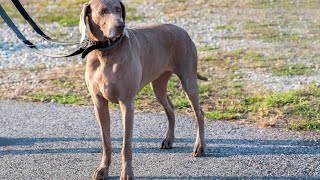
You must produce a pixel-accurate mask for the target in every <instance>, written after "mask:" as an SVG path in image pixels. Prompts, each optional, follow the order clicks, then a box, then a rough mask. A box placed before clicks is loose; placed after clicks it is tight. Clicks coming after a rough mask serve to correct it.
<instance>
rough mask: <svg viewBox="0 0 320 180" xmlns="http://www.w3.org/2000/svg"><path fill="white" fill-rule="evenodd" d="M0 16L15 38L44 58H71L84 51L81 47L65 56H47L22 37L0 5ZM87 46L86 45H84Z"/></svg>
mask: <svg viewBox="0 0 320 180" xmlns="http://www.w3.org/2000/svg"><path fill="white" fill-rule="evenodd" d="M0 15H1V17H2V18H3V20H4V21H5V22H6V24H7V25H8V26H9V27H10V28H11V29H12V30H13V32H14V33H15V34H16V35H17V37H18V38H19V39H20V40H21V41H22V42H23V43H24V44H25V45H27V46H28V47H29V48H30V49H31V50H33V51H34V52H36V53H38V54H41V55H44V56H48V57H53V58H64V57H71V56H76V55H78V54H81V53H82V52H83V51H84V50H85V47H84V46H81V47H79V48H78V49H77V50H76V51H74V52H72V53H70V54H67V55H52V54H48V53H46V52H43V51H40V50H39V49H38V48H37V47H36V46H35V45H34V44H33V43H32V42H30V41H29V40H28V39H27V38H26V37H24V35H23V34H22V33H21V32H20V31H19V29H18V28H17V26H16V25H15V24H14V23H13V22H12V20H11V19H10V17H9V16H8V15H7V13H6V12H5V11H4V9H3V8H2V6H1V5H0ZM86 46H87V44H86Z"/></svg>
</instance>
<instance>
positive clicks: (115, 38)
mask: <svg viewBox="0 0 320 180" xmlns="http://www.w3.org/2000/svg"><path fill="white" fill-rule="evenodd" d="M121 36H122V34H119V35H117V36H115V37H114V38H111V39H109V41H110V42H111V43H113V42H116V41H118V40H119V39H120V38H121Z"/></svg>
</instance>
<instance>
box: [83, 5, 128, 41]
mask: <svg viewBox="0 0 320 180" xmlns="http://www.w3.org/2000/svg"><path fill="white" fill-rule="evenodd" d="M86 17H88V22H89V32H90V37H91V38H93V39H95V40H99V41H104V40H106V39H112V40H114V39H116V38H117V37H119V36H121V35H122V34H124V30H125V18H126V10H125V7H124V5H123V3H122V2H121V1H120V0H91V1H90V2H88V3H85V4H84V5H83V8H82V12H81V15H80V23H79V30H80V33H81V41H80V43H81V42H82V41H83V40H84V39H85V35H86V27H87V24H86Z"/></svg>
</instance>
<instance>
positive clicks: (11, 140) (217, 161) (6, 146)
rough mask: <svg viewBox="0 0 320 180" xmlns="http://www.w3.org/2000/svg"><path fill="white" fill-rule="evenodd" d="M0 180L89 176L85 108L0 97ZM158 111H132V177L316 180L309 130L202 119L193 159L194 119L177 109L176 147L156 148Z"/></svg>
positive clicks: (91, 133) (116, 167)
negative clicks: (200, 152) (198, 153)
mask: <svg viewBox="0 0 320 180" xmlns="http://www.w3.org/2000/svg"><path fill="white" fill-rule="evenodd" d="M120 117H121V116H120V113H119V112H118V111H112V112H111V119H112V121H111V129H112V140H113V141H112V146H113V154H112V158H113V160H112V165H111V169H110V174H109V175H110V176H111V177H113V178H111V179H118V178H119V174H120V167H121V166H120V160H121V157H120V154H121V153H120V151H121V141H122V136H121V134H122V128H121V119H120ZM0 124H1V126H0V159H1V161H0V169H1V172H0V179H89V178H90V176H91V174H92V172H93V170H94V169H95V167H96V165H97V164H98V162H99V160H100V155H101V148H100V137H99V129H98V124H97V122H96V120H95V117H94V113H93V109H92V108H91V107H73V106H64V105H56V104H42V103H26V102H18V101H7V100H4V101H3V100H2V101H0ZM165 130H166V117H165V114H164V113H157V114H152V113H139V112H137V113H136V114H135V125H134V143H133V149H134V156H133V158H134V161H133V166H134V171H135V176H136V178H137V179H237V178H239V179H319V178H320V141H319V139H320V137H319V134H317V133H312V132H304V133H300V132H292V131H286V130H281V129H257V128H255V127H252V126H248V125H241V124H239V123H237V124H234V123H232V122H220V121H217V122H206V139H207V157H205V158H193V157H192V156H191V151H192V147H193V144H194V140H195V123H194V120H193V118H192V117H187V116H180V115H178V116H177V125H176V142H175V144H174V149H172V150H161V149H160V148H159V147H160V142H161V139H162V137H163V135H164V134H165Z"/></svg>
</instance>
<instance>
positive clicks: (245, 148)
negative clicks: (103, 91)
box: [0, 137, 320, 158]
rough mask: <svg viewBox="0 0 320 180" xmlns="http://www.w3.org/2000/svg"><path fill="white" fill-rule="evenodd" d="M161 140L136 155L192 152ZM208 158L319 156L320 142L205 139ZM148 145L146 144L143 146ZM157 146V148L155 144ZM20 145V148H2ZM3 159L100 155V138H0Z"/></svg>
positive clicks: (186, 145)
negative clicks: (43, 145) (52, 145)
mask: <svg viewBox="0 0 320 180" xmlns="http://www.w3.org/2000/svg"><path fill="white" fill-rule="evenodd" d="M85 141H87V142H96V143H99V145H97V146H96V147H94V148H92V147H90V148H86V147H81V148H68V147H66V148H48V149H43V148H42V149H39V148H35V149H30V148H28V149H22V148H21V146H31V147H32V146H33V145H35V144H37V143H55V142H85ZM112 141H114V142H116V143H119V144H120V143H121V142H122V138H113V139H112ZM161 141H162V139H161V138H134V139H133V142H134V144H139V146H135V145H134V148H133V151H134V152H133V153H143V154H148V153H165V154H166V153H169V154H170V153H191V151H192V149H193V144H194V139H191V138H177V139H176V141H175V144H174V148H173V149H169V150H163V149H160V143H161ZM206 143H207V150H206V156H207V157H215V158H219V157H230V156H241V155H267V154H273V155H275V154H288V155H289V154H320V141H318V140H248V139H206ZM144 144H145V145H144ZM155 144H156V145H155ZM8 146H11V147H12V146H19V148H14V147H13V148H10V149H11V150H7V148H6V149H3V148H1V147H8ZM0 148H1V149H0V156H4V155H23V154H59V153H101V148H100V138H63V137H59V138H5V137H0ZM112 152H113V153H121V148H120V147H118V148H117V147H116V148H113V149H112Z"/></svg>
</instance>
